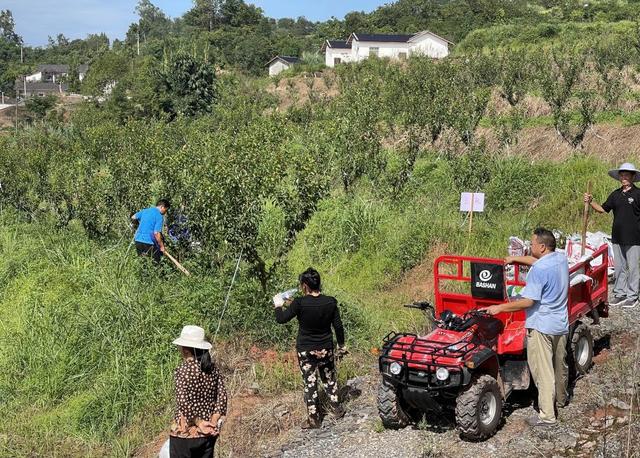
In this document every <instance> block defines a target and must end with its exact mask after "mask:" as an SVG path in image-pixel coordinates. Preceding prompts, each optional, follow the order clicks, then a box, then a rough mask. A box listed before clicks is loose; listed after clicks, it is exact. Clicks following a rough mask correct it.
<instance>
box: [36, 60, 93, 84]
mask: <svg viewBox="0 0 640 458" xmlns="http://www.w3.org/2000/svg"><path fill="white" fill-rule="evenodd" d="M87 70H89V66H88V65H86V64H83V65H79V66H78V79H79V80H80V81H82V80H83V79H84V77H85V76H86V75H87ZM69 71H70V67H69V66H68V65H51V64H48V65H40V66H38V70H37V71H36V72H35V73H33V74H32V75H28V76H27V83H59V82H60V81H61V80H63V79H64V77H66V76H68V75H69Z"/></svg>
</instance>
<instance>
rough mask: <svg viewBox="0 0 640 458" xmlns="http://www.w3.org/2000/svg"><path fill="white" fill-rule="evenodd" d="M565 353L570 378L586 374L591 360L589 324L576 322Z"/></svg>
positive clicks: (591, 345)
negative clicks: (566, 354)
mask: <svg viewBox="0 0 640 458" xmlns="http://www.w3.org/2000/svg"><path fill="white" fill-rule="evenodd" d="M567 353H568V356H569V358H568V360H569V361H568V362H569V372H570V374H571V376H572V378H575V377H577V376H579V375H584V374H586V373H587V371H588V370H589V368H590V367H591V363H592V362H593V336H592V335H591V331H590V330H589V326H587V325H586V324H584V323H578V325H577V326H576V328H575V329H574V330H573V332H572V333H571V341H570V342H569V348H568V349H567Z"/></svg>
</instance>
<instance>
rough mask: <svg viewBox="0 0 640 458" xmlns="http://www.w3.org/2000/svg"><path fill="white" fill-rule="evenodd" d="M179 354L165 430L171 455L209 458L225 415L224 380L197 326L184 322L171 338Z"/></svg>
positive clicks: (204, 337) (201, 331) (173, 456)
mask: <svg viewBox="0 0 640 458" xmlns="http://www.w3.org/2000/svg"><path fill="white" fill-rule="evenodd" d="M173 344H174V345H177V346H178V348H179V350H180V353H181V355H182V361H181V363H180V365H179V366H178V367H177V369H176V371H175V374H174V382H175V393H176V410H175V414H174V417H173V422H172V424H171V431H170V433H169V452H170V456H171V458H182V457H191V458H192V457H198V458H212V457H213V452H214V447H215V443H216V440H217V438H218V435H219V433H220V427H221V426H222V417H224V416H225V415H226V414H227V392H226V390H225V387H224V380H223V378H222V375H220V372H219V371H218V368H217V367H216V364H215V363H214V361H213V359H212V358H211V353H210V352H209V350H211V347H212V345H211V343H210V342H209V340H208V339H207V338H206V336H205V332H204V329H202V328H201V327H200V326H193V325H187V326H185V327H183V328H182V332H181V333H180V336H179V337H178V338H177V339H175V340H174V341H173Z"/></svg>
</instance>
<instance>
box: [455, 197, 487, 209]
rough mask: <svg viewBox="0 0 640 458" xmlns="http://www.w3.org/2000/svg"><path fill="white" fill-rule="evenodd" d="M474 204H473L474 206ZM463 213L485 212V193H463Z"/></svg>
mask: <svg viewBox="0 0 640 458" xmlns="http://www.w3.org/2000/svg"><path fill="white" fill-rule="evenodd" d="M472 203H473V204H472ZM460 211H461V212H470V211H474V212H483V211H484V192H463V193H462V195H461V196H460Z"/></svg>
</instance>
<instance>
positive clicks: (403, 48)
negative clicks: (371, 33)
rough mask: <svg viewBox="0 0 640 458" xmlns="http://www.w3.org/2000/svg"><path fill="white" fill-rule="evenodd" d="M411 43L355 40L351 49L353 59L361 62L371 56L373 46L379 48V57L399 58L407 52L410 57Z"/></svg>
mask: <svg viewBox="0 0 640 458" xmlns="http://www.w3.org/2000/svg"><path fill="white" fill-rule="evenodd" d="M409 47H410V44H409V43H385V42H376V41H364V42H358V41H354V42H353V47H352V49H351V51H352V53H351V56H352V59H353V60H354V61H356V62H359V61H361V60H364V59H368V58H369V52H370V50H371V48H378V57H389V58H392V59H395V58H398V56H399V55H400V53H406V54H407V57H409Z"/></svg>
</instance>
